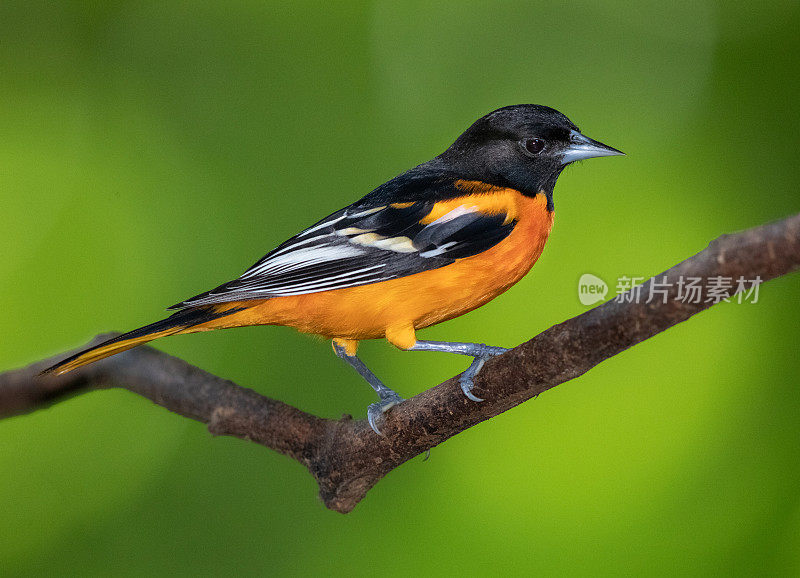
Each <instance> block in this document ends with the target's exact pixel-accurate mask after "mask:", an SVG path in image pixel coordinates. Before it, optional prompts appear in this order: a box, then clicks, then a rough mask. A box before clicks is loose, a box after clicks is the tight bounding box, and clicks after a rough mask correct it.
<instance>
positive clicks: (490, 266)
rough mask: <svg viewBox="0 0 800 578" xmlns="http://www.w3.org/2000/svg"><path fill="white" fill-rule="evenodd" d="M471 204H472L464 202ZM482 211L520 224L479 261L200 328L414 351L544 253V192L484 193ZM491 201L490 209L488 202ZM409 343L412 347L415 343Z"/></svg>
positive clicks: (271, 303)
mask: <svg viewBox="0 0 800 578" xmlns="http://www.w3.org/2000/svg"><path fill="white" fill-rule="evenodd" d="M480 196H481V195H471V196H469V197H461V198H458V199H453V200H452V201H447V202H444V203H438V204H437V206H436V213H437V214H433V213H431V215H429V216H428V217H427V218H426V220H428V219H429V220H434V219H436V218H438V216H440V215H439V214H438V213H441V214H444V213H446V212H448V211H450V210H452V209H454V208H456V207H458V206H459V205H462V204H467V205H476V201H475V199H476V197H480ZM465 199H466V200H465ZM479 202H480V203H482V204H479V205H478V206H479V207H480V209H481V211H482V212H487V213H489V212H491V213H495V214H496V213H501V212H505V213H506V214H508V215H509V218H514V219H516V220H517V224H516V226H515V227H514V229H513V230H512V232H511V234H510V235H509V236H508V237H506V238H505V239H504V240H503V241H501V242H500V243H498V244H497V245H495V246H494V247H492V248H491V249H489V250H487V251H484V252H483V253H480V254H478V255H474V256H472V257H467V258H465V259H459V260H458V261H456V262H455V263H452V264H450V265H447V266H445V267H441V268H439V269H432V270H428V271H423V272H421V273H416V274H414V275H409V276H407V277H401V278H398V279H392V280H390V281H383V282H380V283H375V284H371V285H362V286H359V287H348V288H344V289H337V290H334V291H325V292H320V293H309V294H306V295H292V296H287V297H275V298H272V299H268V300H263V301H250V302H246V301H245V302H239V303H240V304H242V305H245V304H246V305H249V307H248V308H247V309H245V310H243V311H241V312H238V313H235V314H233V315H230V316H228V317H224V318H221V319H219V320H217V321H215V322H211V323H209V324H205V325H204V326H202V327H197V328H196V329H195V330H204V329H217V328H221V327H235V326H243V325H287V326H290V327H294V328H296V329H298V330H300V331H302V332H304V333H314V334H317V335H321V336H324V337H328V338H340V339H347V340H362V339H377V338H381V337H384V336H386V337H388V338H389V340H390V341H391V342H392V343H394V344H395V345H398V346H400V347H410V346H411V345H413V339H414V337H413V331H414V330H415V329H420V328H423V327H428V326H430V325H433V324H435V323H440V322H442V321H446V320H448V319H452V318H453V317H458V316H459V315H463V314H464V313H467V312H468V311H472V310H473V309H475V308H477V307H480V306H481V305H484V304H485V303H487V302H489V301H491V300H492V299H494V298H495V297H497V296H498V295H500V294H501V293H503V292H504V291H505V290H507V289H508V288H509V287H511V286H512V285H514V284H515V283H516V282H517V281H519V280H520V279H521V278H522V277H523V276H524V275H525V274H526V273H527V272H528V271H529V270H530V268H531V267H532V266H533V264H534V263H536V260H537V259H538V258H539V256H540V255H541V254H542V250H543V249H544V245H545V242H546V241H547V237H548V235H549V233H550V229H551V227H552V225H553V213H552V212H550V211H548V210H547V208H546V204H547V201H546V198H545V195H544V194H538V195H536V196H535V197H526V196H524V195H522V194H521V193H519V192H518V191H515V190H513V189H504V190H502V191H501V192H499V193H498V192H497V190H496V189H495V192H494V193H493V194H491V195H486V200H485V201H484V202H482V201H479ZM483 203H485V204H483ZM409 340H411V341H409Z"/></svg>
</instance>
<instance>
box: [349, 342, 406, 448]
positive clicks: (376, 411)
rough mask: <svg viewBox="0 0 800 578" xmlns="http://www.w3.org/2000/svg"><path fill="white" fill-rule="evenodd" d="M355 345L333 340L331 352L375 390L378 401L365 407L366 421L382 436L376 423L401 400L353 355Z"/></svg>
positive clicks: (354, 343)
mask: <svg viewBox="0 0 800 578" xmlns="http://www.w3.org/2000/svg"><path fill="white" fill-rule="evenodd" d="M357 345H358V342H355V341H350V340H345V339H334V340H333V351H334V352H335V353H336V355H337V356H338V357H340V358H341V359H344V360H345V361H346V362H347V363H349V364H350V365H351V366H352V367H353V369H355V370H356V371H357V372H358V374H359V375H360V376H361V377H363V378H364V379H365V380H367V383H369V384H370V385H371V386H372V389H374V390H375V393H377V394H378V397H379V398H380V401H377V402H375V403H371V404H369V407H367V421H368V422H369V426H370V427H371V428H372V429H373V430H374V431H375V433H376V434H378V435H383V434H381V432H380V430H379V429H378V421H379V420H380V419H381V418H382V417H383V414H384V413H385V412H386V411H388V410H389V408H391V407H392V406H394V405H397V404H398V403H400V402H401V401H403V398H402V397H400V396H399V395H397V393H396V392H395V391H393V390H391V389H389V388H388V387H386V386H385V385H384V384H383V382H382V381H381V380H380V379H378V377H377V376H376V375H375V374H374V373H372V371H370V369H369V368H368V367H367V366H366V365H364V362H363V361H361V360H360V359H359V358H358V356H357V355H356V353H355V350H356V347H357Z"/></svg>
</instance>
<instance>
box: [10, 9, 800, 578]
mask: <svg viewBox="0 0 800 578" xmlns="http://www.w3.org/2000/svg"><path fill="white" fill-rule="evenodd" d="M754 6H755V5H754V4H753V3H751V2H723V1H720V2H710V1H694V2H687V3H685V4H681V5H676V6H672V5H668V3H664V2H660V1H654V0H647V1H641V0H638V1H635V2H620V1H617V2H603V3H599V2H588V1H584V2H570V3H564V2H547V3H539V2H485V1H483V2H470V3H465V2H449V3H437V4H432V3H422V2H420V3H397V2H389V1H384V2H360V3H356V2H350V3H324V4H322V3H320V4H317V3H307V2H292V3H286V2H266V1H250V2H245V1H236V2H220V3H216V4H212V3H199V2H168V3H164V2H108V1H100V2H89V1H85V2H79V1H75V2H31V1H26V2H10V1H5V2H2V3H0V135H1V136H0V199H1V200H2V205H1V207H2V214H3V216H4V219H3V226H4V229H5V235H4V237H5V239H6V241H5V242H4V243H3V244H2V252H1V254H2V267H1V268H0V304H2V312H0V331H1V333H0V335H2V343H3V346H2V348H0V369H7V368H13V367H17V366H21V365H24V364H26V363H28V362H31V361H34V360H37V359H40V358H42V357H44V356H48V355H52V354H55V353H58V352H60V351H64V350H66V349H69V348H72V347H75V346H78V345H80V344H83V343H85V342H86V341H87V340H88V339H89V338H90V337H91V336H92V335H94V334H96V333H98V332H103V331H108V330H112V329H131V328H133V327H136V326H139V325H142V324H144V323H147V322H150V321H153V320H155V319H157V318H159V316H160V315H162V314H163V313H162V308H163V307H164V306H166V305H170V304H172V303H174V302H176V301H179V300H181V299H183V298H185V297H188V296H191V295H194V294H195V293H198V292H200V291H202V290H205V289H208V288H210V287H212V286H214V285H216V284H218V283H220V282H222V281H226V280H228V279H230V278H232V277H234V276H236V275H238V274H239V273H241V272H242V271H243V270H244V268H246V267H247V266H249V265H250V264H252V262H254V261H255V260H256V259H258V258H259V257H260V256H261V255H262V254H263V253H265V252H266V251H267V250H269V249H271V248H272V247H273V246H275V245H276V244H277V243H279V242H280V241H282V240H284V239H285V238H287V237H289V236H291V235H292V234H294V233H295V232H297V231H298V230H299V229H300V228H302V227H304V226H307V225H309V224H311V223H312V222H313V221H314V220H316V219H317V218H318V217H321V216H323V215H326V214H328V213H330V212H332V211H333V210H336V209H338V208H339V207H340V206H343V205H345V204H347V203H349V202H351V201H353V200H355V199H356V198H358V197H359V196H361V195H363V194H365V193H367V192H368V191H369V190H371V189H372V188H373V187H375V186H377V185H379V184H380V183H382V182H383V181H385V180H387V179H388V178H390V177H392V176H394V175H395V174H396V173H398V172H400V171H402V170H404V169H407V168H409V167H411V166H413V165H415V164H417V163H419V162H422V161H424V160H427V159H428V158H430V157H432V156H434V155H435V154H438V153H439V152H441V151H442V150H443V149H444V148H445V147H446V146H447V145H448V144H449V143H450V142H451V141H452V140H453V139H454V138H455V137H456V136H457V135H458V134H459V133H460V132H461V131H462V130H463V129H465V128H466V127H467V126H468V125H469V124H470V123H471V122H472V121H473V120H475V119H476V118H478V117H479V116H481V115H483V114H485V113H486V112H488V111H490V110H492V109H494V108H497V107H500V106H503V105H508V104H516V103H521V102H535V103H541V104H547V105H550V106H553V107H555V108H558V109H559V110H561V111H563V112H564V113H566V114H567V115H568V116H569V117H570V118H571V119H572V120H573V121H574V122H576V123H577V124H578V125H579V126H580V127H581V128H582V129H583V130H584V132H585V133H586V134H588V135H590V136H592V137H594V138H597V139H600V140H602V141H604V142H607V143H608V144H610V145H613V146H615V147H619V148H621V149H622V150H624V151H625V152H626V153H628V156H627V157H626V158H615V159H602V160H594V161H589V162H588V163H581V164H580V165H579V166H577V167H573V168H571V169H569V170H568V171H566V173H565V174H564V175H563V176H562V177H561V179H560V181H559V183H558V186H557V187H556V207H557V219H556V226H555V228H554V231H553V234H552V236H551V239H550V242H549V244H548V247H547V249H546V250H545V253H544V255H543V257H542V259H541V260H540V262H539V264H537V266H536V267H535V268H534V270H533V272H532V273H531V274H530V275H529V276H528V277H526V278H525V279H524V280H523V281H522V282H521V283H519V284H518V285H517V286H516V287H514V288H513V289H512V290H510V291H509V292H508V293H507V294H506V295H504V296H503V297H501V298H500V299H498V300H496V301H495V302H493V303H492V304H490V305H488V306H486V307H484V308H482V309H480V310H478V311H476V312H474V313H472V314H470V315H468V316H466V317H464V318H461V319H458V320H454V321H451V322H449V323H446V324H443V325H440V326H437V327H435V328H432V329H430V330H427V331H425V332H424V333H423V334H422V335H423V336H424V337H425V338H429V339H450V340H465V341H469V340H473V341H482V342H486V343H492V344H498V345H506V346H512V345H515V344H517V343H520V342H521V341H523V340H525V339H527V338H529V337H531V336H532V335H534V334H536V333H538V332H539V331H541V330H543V329H545V328H547V327H549V326H550V325H552V324H554V323H557V322H560V321H562V320H564V319H566V318H569V317H572V316H574V315H576V314H578V313H580V312H581V311H583V310H585V307H584V306H582V305H581V304H580V302H579V301H578V298H577V281H578V278H579V277H580V275H581V274H583V273H587V272H589V273H593V274H595V275H599V276H600V277H602V278H604V279H606V280H607V281H609V283H610V284H611V285H612V290H613V284H614V280H615V279H616V278H617V277H618V276H620V275H631V276H632V275H651V274H654V273H658V272H660V271H662V270H663V269H665V268H667V267H669V266H671V265H673V264H674V263H676V262H678V261H680V260H682V259H684V258H686V257H688V256H689V255H691V254H693V253H695V252H697V251H699V250H700V249H702V248H703V247H704V246H705V245H706V244H707V243H708V241H710V240H711V239H712V238H714V237H715V236H717V235H719V234H721V233H724V232H731V231H735V230H737V229H742V228H746V227H750V226H754V225H758V224H761V223H763V222H767V221H770V220H774V219H777V218H780V217H783V216H786V215H788V214H790V213H792V212H797V211H798V210H800V200H799V199H800V196H798V160H797V151H796V149H797V141H798V135H800V120H798V118H799V117H798V114H797V95H798V94H799V93H800V81H799V80H798V68H797V66H798V64H797V63H798V61H799V60H800V36H799V35H798V29H799V28H800V3H798V2H797V1H796V0H795V1H791V2H767V3H765V4H763V5H761V6H760V7H758V8H755V7H754ZM798 299H800V279H798V278H797V277H788V278H783V279H779V280H776V281H774V282H771V283H769V284H768V285H765V286H764V287H762V289H761V294H760V299H759V303H757V304H743V305H737V304H723V305H721V306H718V307H715V308H713V309H712V310H710V311H708V312H705V313H703V314H701V315H699V316H698V317H696V318H694V319H692V320H691V321H689V322H687V323H685V324H683V325H681V326H678V327H675V328H673V329H671V330H669V331H667V332H666V333H665V334H662V335H659V336H657V337H656V338H654V339H651V340H649V341H647V342H645V343H643V344H641V345H639V346H637V347H635V348H633V349H632V350H630V351H627V352H625V353H623V354H622V355H620V356H618V357H616V358H614V359H611V360H609V361H608V362H606V363H603V364H602V365H601V366H599V367H597V368H596V369H594V370H592V371H591V372H590V373H589V374H587V375H585V376H584V377H582V378H580V379H579V380H576V381H573V382H569V383H567V384H565V385H562V386H560V387H558V388H556V389H554V390H552V391H550V392H548V393H547V394H546V395H542V396H540V397H539V398H538V399H536V400H535V401H532V402H529V403H526V404H524V405H522V406H520V407H518V408H516V409H514V410H512V411H510V412H508V413H507V414H504V415H502V416H500V417H498V418H496V419H493V420H491V421H489V422H485V423H482V424H480V425H479V426H477V427H475V428H472V429H471V430H469V431H467V432H465V433H463V434H462V435H459V436H457V437H456V438H454V439H452V440H450V441H448V442H447V443H446V444H444V445H443V446H441V447H438V448H436V449H434V450H433V452H432V455H431V458H430V459H429V460H428V461H427V462H423V461H422V459H415V460H412V461H411V462H409V463H407V464H406V465H404V466H403V467H401V468H399V469H398V470H396V471H394V472H392V473H391V474H390V475H389V476H388V477H387V478H386V479H384V480H383V481H382V482H381V483H380V484H378V486H377V487H376V488H375V489H373V490H372V491H371V492H370V494H369V495H368V496H367V498H366V500H365V501H364V502H362V503H361V504H360V505H359V506H358V507H357V508H356V510H355V511H354V512H352V513H351V514H349V515H347V516H342V515H340V514H337V513H333V512H330V511H327V510H326V509H325V508H324V507H323V506H322V504H321V503H320V502H319V500H318V499H317V498H316V497H315V496H316V489H315V485H314V482H313V481H312V479H311V477H310V476H309V475H308V474H307V473H306V471H305V470H304V469H303V468H302V467H301V466H300V465H298V464H297V463H294V462H292V461H290V460H288V459H286V458H284V457H282V456H279V455H277V454H275V453H272V452H270V451H268V450H266V449H264V448H261V447H259V446H256V445H254V444H248V443H243V442H241V441H239V440H236V439H231V438H216V439H212V437H211V436H210V435H209V434H208V433H207V431H206V430H205V428H204V426H203V425H202V424H199V423H195V422H191V421H188V420H186V419H183V418H180V417H177V416H175V415H172V414H170V413H168V412H166V411H165V410H163V409H161V408H159V407H157V406H155V405H153V404H151V403H150V402H149V401H147V400H145V399H143V398H139V397H137V396H135V395H133V394H130V393H128V392H125V391H104V392H98V393H92V394H89V395H83V396H79V397H77V398H74V399H72V400H70V401H67V402H65V403H61V404H58V405H56V406H54V407H52V408H50V409H47V410H44V411H40V412H37V413H35V414H32V415H29V416H23V417H18V418H14V419H10V420H7V421H3V422H0V499H2V502H1V505H0V572H2V573H3V574H6V575H35V574H36V575H39V574H43V573H44V574H64V573H68V574H81V575H104V574H108V573H113V574H118V575H143V574H175V575H194V574H210V575H229V574H234V573H237V574H245V575H257V574H269V575H272V574H276V575H281V574H293V575H312V574H318V573H325V574H329V573H330V574H342V575H366V574H372V575H375V574H380V575H408V574H411V573H414V574H418V575H433V574H436V575H450V574H459V573H469V574H486V575H489V574H497V573H501V572H502V573H512V574H522V573H537V574H544V575H560V576H572V575H621V574H632V575H705V574H711V573H719V574H739V575H753V574H762V575H763V574H768V575H792V574H793V575H797V574H798V573H800V491H799V490H798V482H800V459H799V458H800V444H798V440H799V438H800V420H799V419H798V418H799V417H800V392H798V388H797V386H798V374H799V373H800V355H798V349H799V348H798V342H797V327H798V323H800V309H798V307H797V302H798ZM156 346H157V347H159V348H162V349H163V350H164V351H168V352H169V353H171V354H175V355H178V356H180V357H182V358H184V359H186V360H188V361H189V362H191V363H194V364H197V365H199V366H200V367H203V368H204V369H207V370H209V371H211V372H214V373H217V374H219V375H222V376H225V377H227V378H230V379H232V380H234V381H236V382H238V383H240V384H243V385H247V386H249V387H253V388H255V389H256V390H258V391H260V392H262V393H264V394H266V395H269V396H271V397H275V398H277V399H281V400H283V401H286V402H288V403H290V404H293V405H296V406H298V407H300V408H302V409H304V410H307V411H309V412H313V413H315V414H318V415H322V416H328V417H336V416H339V415H341V414H342V413H344V412H347V413H352V414H354V415H357V416H363V414H364V411H365V408H366V405H367V404H368V403H370V402H371V401H372V400H373V394H372V392H371V391H370V390H369V388H368V387H366V385H365V384H364V383H362V382H361V381H360V380H359V378H358V377H357V376H356V375H355V374H354V373H353V372H352V370H350V369H349V368H347V367H346V366H345V365H344V364H342V363H341V362H340V361H338V360H337V359H336V358H335V357H334V356H333V355H332V353H331V351H330V347H329V346H328V345H327V344H325V343H321V342H319V341H318V340H316V339H313V338H309V337H308V336H303V335H299V334H296V333H295V332H293V331H292V330H290V329H286V328H248V329H240V330H236V331H228V332H213V333H209V334H198V335H190V336H185V337H176V338H170V339H168V340H164V341H161V342H158V343H157V345H156ZM362 351H363V354H364V358H365V359H366V360H367V361H368V363H369V364H370V365H371V366H372V367H373V368H374V369H375V371H376V372H377V373H378V374H379V375H380V376H382V377H383V378H384V379H385V381H386V382H387V383H388V384H389V385H391V386H392V387H394V388H396V389H397V390H398V391H399V392H400V393H401V394H403V395H405V396H411V395H413V394H414V393H417V392H419V391H420V390H422V389H424V388H427V387H429V386H431V385H433V384H435V383H438V382H439V381H441V380H443V379H445V378H447V377H449V376H451V375H453V374H455V373H456V372H458V371H460V370H462V369H463V368H464V367H465V364H464V360H463V359H459V358H457V357H456V356H447V355H436V354H409V353H402V352H399V351H396V350H394V349H393V348H391V347H390V346H388V345H387V344H385V343H382V342H375V343H366V344H364V346H363V348H362Z"/></svg>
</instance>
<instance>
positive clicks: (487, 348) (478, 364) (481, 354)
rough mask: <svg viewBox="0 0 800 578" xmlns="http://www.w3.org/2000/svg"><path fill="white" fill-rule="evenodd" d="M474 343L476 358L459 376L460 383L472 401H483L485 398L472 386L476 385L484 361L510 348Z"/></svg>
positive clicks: (462, 389)
mask: <svg viewBox="0 0 800 578" xmlns="http://www.w3.org/2000/svg"><path fill="white" fill-rule="evenodd" d="M474 345H475V347H476V349H475V350H474V351H475V359H473V360H472V363H471V364H470V366H469V367H468V368H467V370H466V371H465V372H464V373H462V374H461V377H459V378H458V383H459V385H461V391H463V392H464V395H466V396H467V399H471V400H472V401H483V398H481V397H478V396H477V395H475V394H474V393H472V388H473V387H475V376H476V375H478V372H480V370H481V368H482V367H483V364H484V363H486V362H487V361H488V360H489V359H491V358H492V357H495V356H497V355H502V354H503V353H505V352H506V351H508V349H506V348H505V347H495V346H493V345H483V344H482V343H475V344H474Z"/></svg>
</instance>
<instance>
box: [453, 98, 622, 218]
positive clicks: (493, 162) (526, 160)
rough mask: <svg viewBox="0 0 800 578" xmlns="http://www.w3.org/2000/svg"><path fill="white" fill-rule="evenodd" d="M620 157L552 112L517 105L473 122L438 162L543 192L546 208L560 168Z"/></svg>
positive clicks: (527, 191) (473, 176)
mask: <svg viewBox="0 0 800 578" xmlns="http://www.w3.org/2000/svg"><path fill="white" fill-rule="evenodd" d="M621 154H623V153H622V152H620V151H618V150H617V149H614V148H611V147H610V146H606V145H604V144H602V143H599V142H597V141H595V140H592V139H590V138H588V137H585V136H583V135H582V134H581V133H580V132H579V131H578V127H577V126H575V125H574V124H572V122H571V121H570V120H569V119H568V118H567V117H566V116H564V115H563V114H561V113H560V112H558V111H557V110H554V109H552V108H549V107H546V106H540V105H536V104H518V105H515V106H506V107H504V108H499V109H497V110H495V111H494V112H491V113H489V114H487V115H486V116H484V117H482V118H480V119H478V120H477V121H475V123H474V124H473V125H472V126H471V127H469V128H468V129H467V130H466V131H465V132H464V134H462V135H461V136H460V137H458V139H457V140H456V142H454V143H453V144H452V145H451V146H450V148H448V149H447V150H446V151H445V152H444V153H442V154H441V155H440V156H439V158H440V159H441V160H443V161H445V162H446V163H447V164H448V165H449V166H451V167H452V168H453V169H454V170H455V171H456V172H458V174H461V175H464V177H465V178H467V179H474V180H480V181H484V182H488V183H490V184H493V185H499V186H506V187H512V188H515V189H517V190H519V191H522V192H523V193H525V194H527V195H535V194H537V193H539V192H541V191H544V193H545V194H546V195H547V196H548V201H549V203H548V204H549V205H550V206H552V193H553V187H554V186H555V184H556V179H557V178H558V175H560V174H561V171H562V170H564V167H565V166H566V165H568V164H569V163H571V162H574V161H577V160H581V159H588V158H592V157H604V156H611V155H621Z"/></svg>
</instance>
